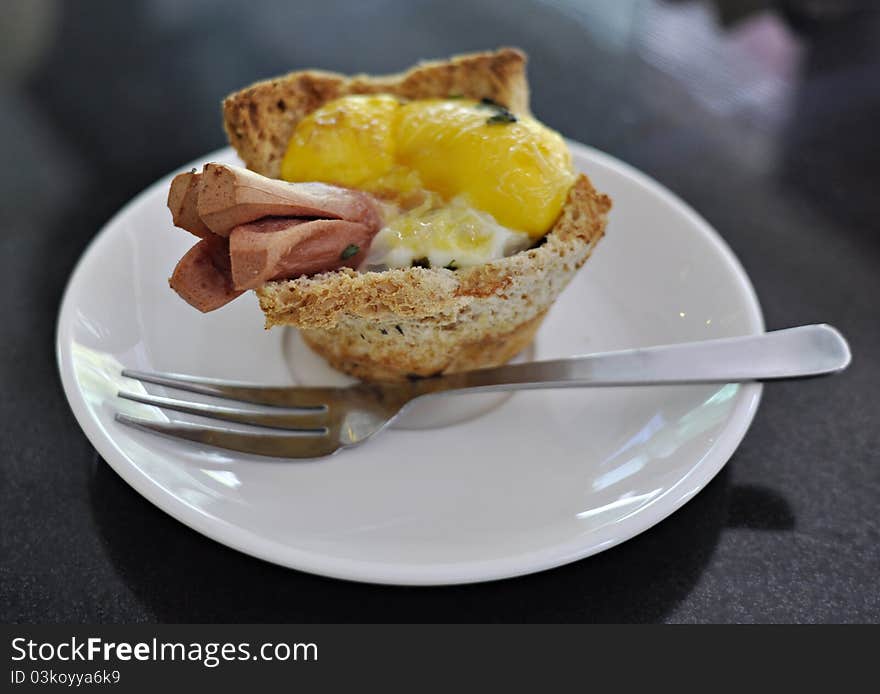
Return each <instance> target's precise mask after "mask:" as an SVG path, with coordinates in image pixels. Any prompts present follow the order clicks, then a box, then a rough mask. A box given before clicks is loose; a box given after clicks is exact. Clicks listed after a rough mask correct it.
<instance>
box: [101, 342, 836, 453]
mask: <svg viewBox="0 0 880 694" xmlns="http://www.w3.org/2000/svg"><path fill="white" fill-rule="evenodd" d="M849 362H850V350H849V346H848V345H847V343H846V340H845V339H844V338H843V336H842V335H841V334H840V333H839V332H838V331H837V330H835V329H834V328H832V327H831V326H829V325H807V326H801V327H798V328H789V329H787V330H777V331H774V332H769V333H764V334H762V335H750V336H745V337H732V338H722V339H716V340H705V341H701V342H689V343H683V344H676V345H664V346H659V347H649V348H644V349H632V350H625V351H620V352H606V353H602V354H591V355H587V356H579V357H571V358H568V359H554V360H551V361H539V362H531V363H527V364H510V365H507V366H500V367H497V368H492V369H482V370H478V371H466V372H462V373H454V374H449V375H447V376H440V377H434V378H424V379H418V380H413V381H407V382H402V383H357V384H355V385H352V386H348V387H344V388H314V387H304V388H299V387H277V386H257V385H250V384H244V383H228V382H224V381H218V380H214V379H210V378H199V377H196V376H184V375H179V374H165V373H145V372H141V371H133V370H128V369H126V370H124V371H123V372H122V375H123V376H126V377H128V378H133V379H136V380H139V381H144V382H147V383H155V384H158V385H162V386H168V387H171V388H176V389H178V390H184V391H190V392H193V393H202V394H206V395H212V396H217V397H221V398H227V399H229V400H236V401H240V402H248V403H254V404H258V405H270V406H273V407H278V408H287V409H288V411H284V412H258V411H255V410H248V409H239V408H231V407H224V406H218V405H209V404H204V403H196V402H188V401H185V400H177V399H174V398H166V397H159V396H154V395H139V394H136V393H130V392H124V391H120V392H119V394H118V395H119V397H121V398H125V399H128V400H134V401H136V402H140V403H144V404H147V405H155V406H156V407H161V408H164V409H168V410H176V411H178V412H185V413H189V414H195V415H200V416H202V417H209V418H212V419H219V420H223V421H226V422H235V423H239V424H248V425H254V426H259V427H269V428H273V429H277V430H285V432H286V433H283V434H282V433H274V434H271V433H256V432H246V431H240V430H233V429H229V428H218V427H207V426H201V425H197V424H190V423H186V422H156V421H151V420H147V419H139V418H136V417H130V416H128V415H124V414H121V413H117V414H116V420H117V421H118V422H121V423H123V424H127V425H129V426H132V427H135V428H137V429H142V430H145V431H151V432H156V433H158V434H163V435H165V436H171V437H175V438H180V439H187V440H189V441H194V442H196V443H200V444H205V445H209V446H215V447H218V448H225V449H228V450H233V451H241V452H243V453H251V454H256V455H262V456H272V457H276V458H318V457H321V456H326V455H330V454H331V453H335V452H336V451H338V450H340V449H341V448H346V447H348V446H353V445H355V444H359V443H362V442H364V441H366V440H367V439H368V438H370V437H371V436H374V435H375V434H377V433H379V432H380V431H382V430H383V429H384V428H385V427H387V426H388V425H389V424H390V423H391V422H392V421H394V419H395V418H397V416H398V415H400V413H401V412H402V411H403V410H404V409H405V408H406V407H407V405H409V403H411V402H413V401H414V400H416V399H417V398H422V397H426V396H430V395H436V394H439V393H449V392H460V391H468V392H481V391H482V392H485V391H498V390H518V389H532V388H578V387H585V386H634V385H660V384H663V385H670V384H694V383H741V382H747V381H759V380H760V381H764V380H773V379H781V378H803V377H809V376H818V375H822V374H830V373H835V372H838V371H841V370H843V369H845V368H846V367H847V365H848V364H849Z"/></svg>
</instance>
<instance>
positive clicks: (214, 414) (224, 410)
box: [117, 390, 327, 434]
mask: <svg viewBox="0 0 880 694" xmlns="http://www.w3.org/2000/svg"><path fill="white" fill-rule="evenodd" d="M117 395H118V396H119V397H120V398H125V399H126V400H133V401H134V402H140V403H143V404H145V405H153V406H155V407H161V408H164V409H166V410H176V411H178V412H186V413H187V414H196V415H199V416H201V417H209V418H211V419H222V420H224V421H226V422H239V423H240V424H251V425H253V426H262V427H272V428H273V429H286V430H289V431H300V432H307V433H314V434H326V433H327V427H326V422H327V410H326V409H324V410H300V411H299V412H292V413H285V414H275V413H274V412H272V413H270V412H254V411H252V410H242V409H236V408H233V407H219V406H217V405H208V404H205V403H200V402H187V401H186V400H177V399H175V398H163V397H159V396H157V395H140V394H138V393H128V392H126V391H123V390H120V391H119V392H118V393H117Z"/></svg>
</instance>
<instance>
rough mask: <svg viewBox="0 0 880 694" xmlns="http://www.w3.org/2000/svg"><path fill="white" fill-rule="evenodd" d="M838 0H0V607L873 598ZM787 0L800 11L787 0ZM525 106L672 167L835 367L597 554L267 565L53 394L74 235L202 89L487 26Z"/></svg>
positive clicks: (146, 174) (378, 56)
mask: <svg viewBox="0 0 880 694" xmlns="http://www.w3.org/2000/svg"><path fill="white" fill-rule="evenodd" d="M859 4H868V5H871V4H873V3H858V2H840V3H823V2H811V3H795V2H788V3H782V7H781V9H773V8H771V7H766V6H765V4H764V3H761V2H754V1H752V2H746V3H722V6H721V7H720V8H719V7H718V5H717V4H699V3H691V2H681V3H678V2H666V3H660V2H656V3H655V2H635V1H633V2H614V3H612V2H590V3H586V2H577V1H576V0H557V2H555V3H554V2H505V1H502V0H480V1H479V2H474V1H473V0H468V1H466V2H465V1H461V2H460V1H458V0H454V1H453V0H442V1H441V2H422V1H408V0H383V1H381V2H379V1H377V2H371V3H366V2H364V3H361V2H357V3H355V2H341V1H340V0H324V2H320V3H289V2H284V1H278V2H263V3H260V2H252V3H247V5H248V7H249V8H250V9H247V10H245V9H244V6H245V3H233V2H217V3H208V2H187V3H177V2H172V1H171V0H165V1H163V2H149V3H148V2H124V3H121V2H113V1H109V0H108V1H106V2H87V1H85V0H84V1H81V2H76V3H72V2H68V3H62V2H51V1H50V0H42V1H39V2H38V1H37V0H17V1H10V0H7V2H6V3H4V20H3V22H2V24H0V46H3V50H2V51H0V142H2V150H0V152H2V156H3V166H2V167H0V191H2V195H0V221H2V222H3V224H2V232H0V290H2V291H0V296H2V301H0V326H2V328H0V330H2V339H0V373H2V388H3V391H2V397H0V490H2V501H0V617H2V618H3V619H4V620H5V621H58V620H62V621H153V620H158V621H216V620H220V621H238V620H249V621H367V620H373V621H421V620H438V621H533V620H544V621H593V620H604V621H674V622H682V621H684V622H708V621H743V622H753V621H804V622H819V621H878V619H880V591H878V576H880V520H878V510H880V509H878V501H880V459H878V458H880V456H878V447H880V434H878V430H880V420H878V403H880V396H878V393H880V368H878V358H877V351H878V348H880V310H878V298H880V232H878V221H877V220H878V216H880V204H878V203H880V175H878V171H880V145H878V135H877V132H878V123H880V77H878V75H880V24H878V17H877V16H876V15H871V14H868V13H866V12H864V11H859V10H858V6H859ZM799 5H810V6H811V7H813V11H811V12H805V11H803V10H799V9H798V6H799ZM504 44H512V45H518V46H521V47H523V48H525V49H526V50H527V51H528V52H529V54H530V56H531V65H530V76H531V82H532V88H533V105H534V110H535V111H536V113H537V114H538V116H539V117H541V118H542V119H543V120H544V121H546V122H547V123H548V124H550V125H551V126H554V127H555V128H557V129H559V130H560V131H562V132H563V133H565V134H566V135H568V136H570V137H573V138H575V139H578V140H581V141H583V142H586V143H589V144H592V145H594V146H596V147H598V148H599V149H602V150H604V151H606V152H609V153H611V154H613V155H615V156H617V157H619V158H621V159H623V160H625V161H628V162H630V163H632V164H634V165H635V166H637V167H639V168H641V169H643V170H644V171H646V172H647V173H648V174H650V175H652V176H654V177H655V178H656V179H657V180H659V181H661V182H662V183H664V184H665V185H667V186H669V187H670V188H671V189H672V190H674V191H675V192H677V193H678V194H679V195H680V196H681V197H682V198H684V199H685V200H687V201H688V202H689V203H690V204H692V205H693V206H694V207H695V208H696V209H697V210H698V211H700V212H701V213H702V214H703V215H704V216H705V217H706V218H707V219H708V220H709V221H710V222H711V223H712V224H713V225H714V226H715V227H716V228H717V229H718V230H719V231H720V232H721V234H722V235H723V236H724V237H725V238H726V240H727V242H728V243H729V244H730V245H731V247H732V248H733V249H734V251H735V252H736V253H737V255H738V256H739V257H740V259H741V260H742V262H743V264H744V265H745V267H746V269H747V270H748V272H749V274H750V275H751V277H752V280H753V281H754V284H755V287H756V289H757V292H758V295H759V297H760V299H761V303H762V305H763V307H764V311H765V314H766V319H767V325H768V327H769V328H781V327H786V326H791V325H796V324H800V323H811V322H821V321H827V322H831V323H834V324H835V325H836V326H838V327H839V328H840V329H841V330H842V331H843V332H844V333H845V334H846V335H847V336H848V337H849V339H850V340H851V343H852V347H853V352H854V355H855V360H854V362H853V366H852V368H851V369H850V370H849V372H847V373H846V374H845V375H843V376H842V377H839V378H834V379H828V380H816V381H809V382H801V383H790V384H776V385H773V386H771V387H768V388H767V389H766V390H765V396H764V400H763V403H762V404H761V408H760V411H759V413H758V416H757V418H756V419H755V422H754V425H753V426H752V428H751V431H750V432H749V434H748V435H747V436H746V439H745V441H744V442H743V444H742V446H741V447H740V449H739V450H738V451H737V453H736V454H735V455H734V457H733V459H732V460H731V461H730V463H729V464H728V465H727V467H726V468H725V470H724V471H723V472H722V473H721V474H720V475H719V476H718V477H717V478H716V479H715V480H714V481H713V482H712V483H711V484H710V485H709V486H708V487H707V488H706V489H705V490H704V491H703V492H702V493H700V494H699V495H698V496H697V497H696V498H695V499H694V500H693V501H691V502H690V503H688V504H687V505H686V506H685V507H684V508H683V509H682V510H681V511H679V512H678V513H676V514H674V515H673V516H672V517H671V518H669V519H668V520H666V521H664V522H663V523H661V524H660V525H658V526H657V527H655V528H653V529H652V530H650V531H648V532H646V533H644V534H643V535H641V536H640V537H638V538H636V539H634V540H632V541H630V542H627V543H625V544H624V545H622V546H620V547H618V548H615V549H613V550H610V551H608V552H605V553H604V554H601V555H599V556H596V557H593V558H590V559H586V560H584V561H580V562H578V563H576V564H573V565H570V566H566V567H563V568H560V569H556V570H553V571H548V572H545V573H542V574H539V575H534V576H530V577H526V578H520V579H515V580H509V581H502V582H496V583H491V584H485V585H477V586H468V587H454V588H442V589H399V588H389V587H375V586H367V585H357V584H351V583H345V582H341V581H334V580H329V579H323V578H318V577H314V576H309V575H306V574H301V573H297V572H295V571H289V570H285V569H281V568H278V567H275V566H271V565H269V564H265V563H263V562H260V561H258V560H255V559H251V558H249V557H247V556H244V555H242V554H238V553H236V552H234V551H232V550H229V549H226V548H225V547H222V546H220V545H218V544H215V543H214V542H212V541H210V540H207V539H205V538H203V537H202V536H200V535H198V534H196V533H195V532H193V531H191V530H189V529H188V528H186V527H184V526H183V525H181V524H179V523H177V522H176V521H174V520H172V519H171V518H169V517H168V516H166V515H165V514H163V513H162V512H161V511H159V510H157V509H156V508H154V507H153V506H151V505H150V504H149V503H147V502H146V501H145V500H143V499H142V498H141V497H140V496H138V495H137V494H136V493H135V492H134V491H132V490H131V489H130V488H129V487H128V486H127V485H126V484H125V483H124V482H122V481H121V480H120V478H119V477H117V476H116V474H115V473H114V472H113V471H112V470H111V469H110V468H109V467H108V466H107V464H106V463H104V462H103V461H102V460H101V459H100V458H99V457H98V456H97V454H96V453H95V452H94V450H93V449H92V447H91V446H90V445H89V442H88V441H87V440H86V438H85V437H84V436H83V435H82V433H81V432H80V430H79V428H78V427H77V425H76V423H75V421H74V419H73V416H72V415H71V413H70V411H69V410H68V407H67V403H66V402H65V400H64V396H63V395H62V392H61V388H60V385H59V380H58V376H57V374H56V368H55V357H54V341H53V340H54V334H53V332H54V324H55V316H56V312H57V309H58V304H59V300H60V297H61V292H62V290H63V288H64V285H65V282H66V281H67V278H68V276H69V273H70V271H71V269H72V267H73V264H74V263H75V261H76V259H77V258H78V256H79V255H80V253H81V252H82V250H83V249H84V247H85V245H86V244H87V243H88V242H89V240H90V239H91V238H92V237H93V236H94V235H95V233H96V232H97V231H98V229H99V228H100V227H101V225H102V224H103V223H104V222H105V221H106V220H107V219H108V217H109V216H110V215H111V214H112V213H113V212H114V211H116V210H117V209H118V208H119V207H120V206H121V205H122V204H124V203H125V202H126V201H127V200H128V199H129V198H130V197H131V196H132V195H134V194H135V193H137V192H138V191H139V190H141V189H142V188H143V187H144V186H146V185H147V184H149V183H150V182H151V181H153V180H154V179H156V178H157V177H159V176H160V175H162V174H165V173H166V172H168V171H170V170H171V169H173V168H174V167H176V166H178V165H179V164H180V163H181V162H185V161H188V160H190V159H193V158H195V157H197V156H199V155H201V154H203V153H205V152H207V151H209V150H212V149H214V148H216V147H219V146H221V145H223V144H224V138H223V134H222V131H221V128H220V118H219V108H218V103H219V100H220V98H221V97H222V96H224V95H225V94H226V93H227V92H229V91H232V90H234V89H236V88H238V87H240V86H242V85H244V84H246V83H248V82H250V81H253V80H256V79H258V78H262V77H266V76H269V75H273V74H276V73H281V72H284V71H287V70H289V69H293V68H299V67H305V66H321V67H325V68H329V69H337V70H341V71H352V70H363V71H368V72H383V71H393V70H398V69H401V68H403V67H405V66H407V65H409V64H410V63H412V62H413V61H415V60H417V59H419V58H422V57H435V56H445V55H448V54H450V53H455V52H462V51H467V50H473V49H480V48H485V47H494V46H497V45H504Z"/></svg>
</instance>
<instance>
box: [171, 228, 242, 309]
mask: <svg viewBox="0 0 880 694" xmlns="http://www.w3.org/2000/svg"><path fill="white" fill-rule="evenodd" d="M168 284H169V285H171V288H172V289H173V290H174V291H176V292H177V293H178V294H179V295H180V298H182V299H183V300H184V301H186V302H187V303H188V304H189V305H190V306H193V307H195V308H197V309H198V310H199V311H201V312H202V313H207V312H208V311H213V310H215V309H218V308H220V307H221V306H224V305H226V304H228V303H229V302H230V301H232V300H233V299H235V298H237V297H239V296H241V295H242V294H243V292H242V291H240V290H237V289H235V287H234V286H233V284H232V271H231V267H230V263H229V240H228V239H225V238H222V237H220V236H215V235H214V234H211V235H209V236H208V237H207V238H204V239H202V240H201V241H199V242H198V243H197V244H196V245H195V246H193V247H192V248H190V249H189V251H187V253H186V255H184V256H183V257H182V258H181V259H180V261H179V262H178V263H177V266H176V267H175V268H174V273H173V274H172V275H171V278H170V279H169V280H168Z"/></svg>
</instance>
